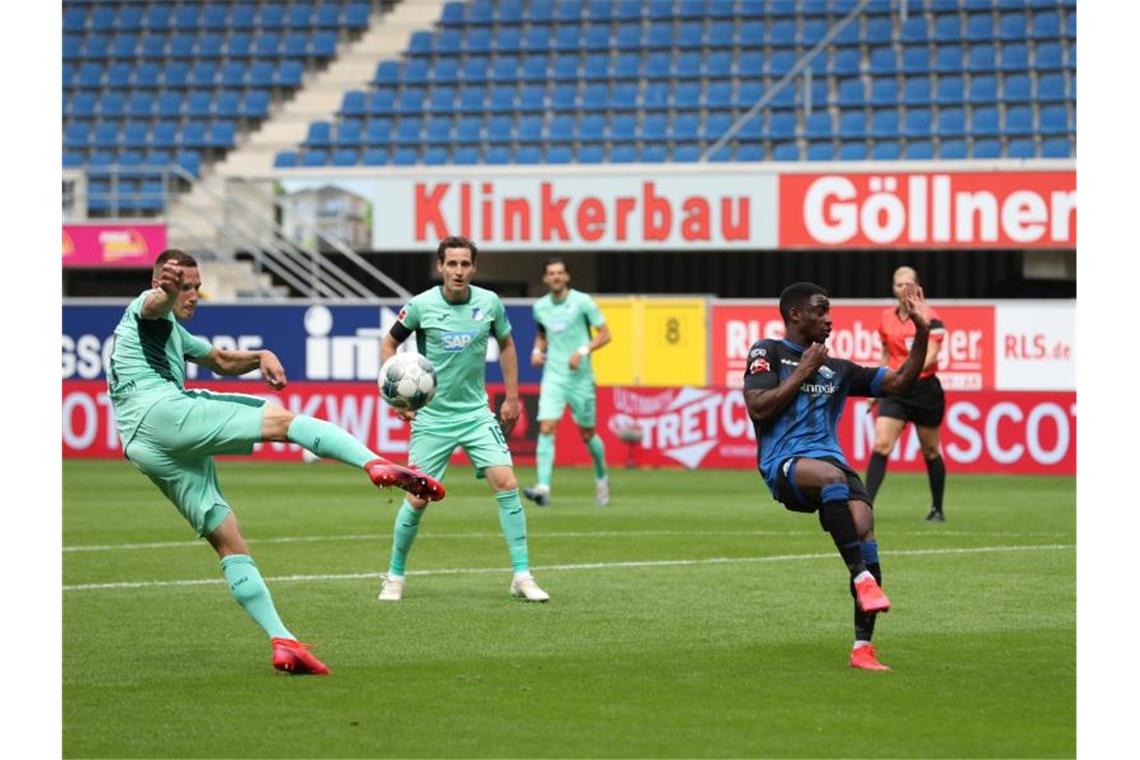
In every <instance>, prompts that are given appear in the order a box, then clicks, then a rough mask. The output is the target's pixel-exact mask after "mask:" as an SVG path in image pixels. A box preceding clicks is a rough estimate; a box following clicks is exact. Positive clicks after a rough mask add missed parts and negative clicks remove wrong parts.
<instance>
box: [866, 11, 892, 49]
mask: <svg viewBox="0 0 1140 760" xmlns="http://www.w3.org/2000/svg"><path fill="white" fill-rule="evenodd" d="M863 42H865V43H867V44H868V45H871V46H879V45H889V44H890V42H891V19H890V18H889V17H886V16H868V17H867V25H866V28H865V29H864V30H863Z"/></svg>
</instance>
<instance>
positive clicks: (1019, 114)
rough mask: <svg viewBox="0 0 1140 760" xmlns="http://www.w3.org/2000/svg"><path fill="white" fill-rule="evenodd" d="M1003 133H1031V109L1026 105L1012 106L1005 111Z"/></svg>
mask: <svg viewBox="0 0 1140 760" xmlns="http://www.w3.org/2000/svg"><path fill="white" fill-rule="evenodd" d="M1004 131H1005V134H1007V135H1031V134H1033V110H1032V109H1031V108H1029V107H1028V106H1014V107H1012V108H1009V109H1007V110H1006V112H1005V130H1004Z"/></svg>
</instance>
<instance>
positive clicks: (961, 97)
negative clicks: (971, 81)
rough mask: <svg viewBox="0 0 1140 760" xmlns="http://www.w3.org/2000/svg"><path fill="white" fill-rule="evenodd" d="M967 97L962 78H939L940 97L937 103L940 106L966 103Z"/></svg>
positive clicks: (937, 98) (938, 96)
mask: <svg viewBox="0 0 1140 760" xmlns="http://www.w3.org/2000/svg"><path fill="white" fill-rule="evenodd" d="M965 99H966V96H965V91H964V85H963V84H962V78H961V77H949V76H944V77H939V79H938V95H937V97H936V98H935V102H937V103H938V105H940V106H953V105H959V104H961V103H963V102H965Z"/></svg>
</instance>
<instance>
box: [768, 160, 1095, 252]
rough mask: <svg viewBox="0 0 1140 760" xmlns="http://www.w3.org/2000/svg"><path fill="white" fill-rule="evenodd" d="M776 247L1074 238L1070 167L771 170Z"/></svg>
mask: <svg viewBox="0 0 1140 760" xmlns="http://www.w3.org/2000/svg"><path fill="white" fill-rule="evenodd" d="M779 184H780V192H779V203H780V213H779V217H780V235H779V241H780V246H781V247H790V248H835V247H838V248H884V247H893V248H1013V249H1017V248H1075V247H1076V243H1077V212H1076V209H1077V191H1076V187H1077V174H1076V172H1075V171H1011V172H995V171H987V172H977V171H926V172H888V171H881V170H880V171H866V172H834V173H815V174H781V175H780V182H779Z"/></svg>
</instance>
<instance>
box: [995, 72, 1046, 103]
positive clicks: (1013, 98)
mask: <svg viewBox="0 0 1140 760" xmlns="http://www.w3.org/2000/svg"><path fill="white" fill-rule="evenodd" d="M1038 89H1040V88H1038ZM1032 99H1033V94H1032V92H1031V90H1030V85H1029V77H1028V76H1026V75H1025V74H1017V75H1014V76H1007V77H1006V78H1005V89H1004V93H1003V96H1002V100H1003V101H1005V102H1006V103H1028V102H1029V101H1030V100H1032Z"/></svg>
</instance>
